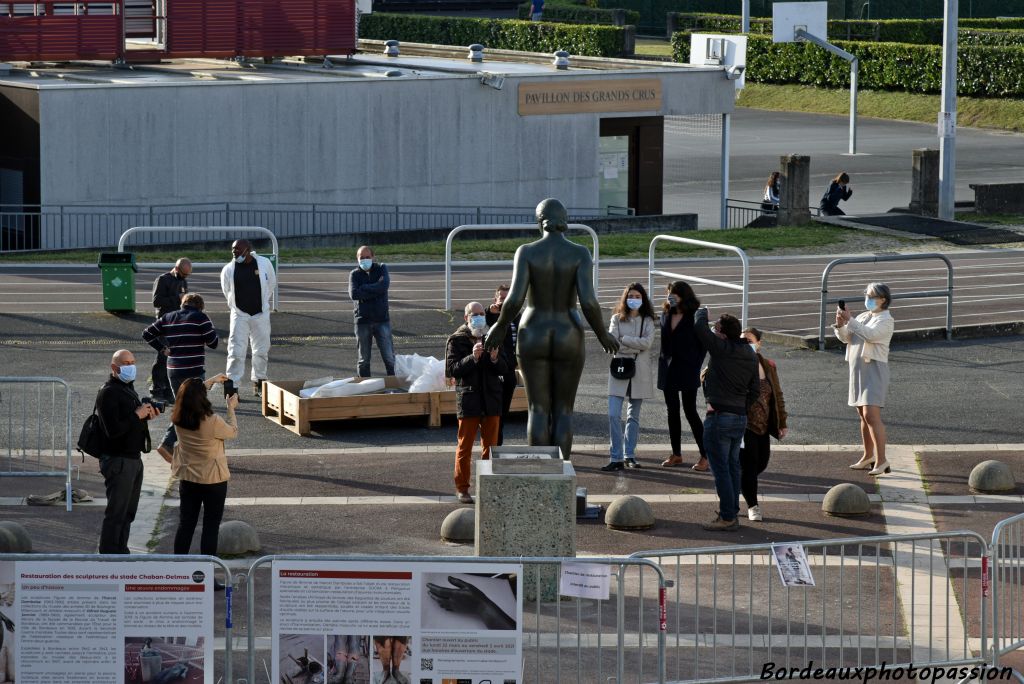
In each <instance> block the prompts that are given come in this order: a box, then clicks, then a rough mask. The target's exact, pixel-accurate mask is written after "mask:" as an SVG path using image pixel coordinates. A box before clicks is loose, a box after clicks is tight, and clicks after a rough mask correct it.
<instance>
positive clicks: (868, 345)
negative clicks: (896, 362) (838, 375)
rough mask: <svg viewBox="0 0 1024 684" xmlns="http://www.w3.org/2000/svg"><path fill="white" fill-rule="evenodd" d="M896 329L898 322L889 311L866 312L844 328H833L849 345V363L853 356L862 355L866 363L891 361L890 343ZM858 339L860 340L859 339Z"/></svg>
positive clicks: (847, 358) (847, 354) (847, 355)
mask: <svg viewBox="0 0 1024 684" xmlns="http://www.w3.org/2000/svg"><path fill="white" fill-rule="evenodd" d="M895 328H896V321H895V320H894V319H893V317H892V314H890V313H889V310H888V309H885V310H883V311H879V312H878V313H874V312H871V311H865V312H864V313H862V314H860V315H859V316H857V317H856V318H851V319H850V322H849V323H847V324H846V325H844V326H843V327H842V328H836V327H835V326H833V329H834V330H835V331H836V337H838V338H839V339H840V341H842V342H845V343H846V345H847V347H846V360H847V361H849V360H850V359H851V356H852V355H853V354H857V353H860V356H861V358H862V359H864V361H865V363H871V362H872V361H881V362H882V363H887V362H888V361H889V342H890V341H891V340H892V333H893V330H895ZM858 337H859V338H860V339H857V338H858Z"/></svg>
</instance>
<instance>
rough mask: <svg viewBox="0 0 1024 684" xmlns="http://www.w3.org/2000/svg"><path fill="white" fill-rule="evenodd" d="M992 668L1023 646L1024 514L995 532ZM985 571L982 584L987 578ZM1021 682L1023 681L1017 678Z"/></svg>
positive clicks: (990, 548)
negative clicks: (1005, 656)
mask: <svg viewBox="0 0 1024 684" xmlns="http://www.w3.org/2000/svg"><path fill="white" fill-rule="evenodd" d="M989 552H990V553H991V558H992V562H991V571H992V578H991V579H992V586H991V592H992V667H994V668H997V669H998V668H999V667H1000V665H999V663H1000V660H1001V659H1002V657H1003V656H1004V655H1006V654H1008V653H1011V652H1013V651H1016V650H1017V649H1019V648H1021V647H1024V513H1021V514H1020V515H1015V516H1013V517H1012V518H1007V519H1006V520H1002V521H1000V522H999V523H997V524H996V526H995V528H994V529H993V530H992V544H991V545H990V546H989ZM986 570H987V569H986V568H983V569H982V573H983V576H982V581H983V582H984V581H985V580H987V579H988V574H987V572H986ZM1018 681H1024V678H1021V677H1020V676H1019V675H1018Z"/></svg>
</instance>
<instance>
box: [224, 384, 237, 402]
mask: <svg viewBox="0 0 1024 684" xmlns="http://www.w3.org/2000/svg"><path fill="white" fill-rule="evenodd" d="M235 394H238V388H237V387H235V383H234V381H232V380H225V381H224V398H225V399H227V398H228V397H230V396H232V395H235Z"/></svg>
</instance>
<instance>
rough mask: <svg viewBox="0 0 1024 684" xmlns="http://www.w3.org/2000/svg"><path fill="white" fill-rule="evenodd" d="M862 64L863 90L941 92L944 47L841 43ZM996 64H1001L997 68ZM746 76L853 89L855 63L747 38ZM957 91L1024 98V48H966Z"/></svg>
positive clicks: (675, 39)
mask: <svg viewBox="0 0 1024 684" xmlns="http://www.w3.org/2000/svg"><path fill="white" fill-rule="evenodd" d="M836 45H838V46H839V47H841V48H843V49H844V50H846V51H847V52H850V53H852V54H854V55H856V57H857V58H858V59H859V60H860V70H859V72H858V79H859V85H860V87H861V88H867V89H874V90H906V91H910V92H916V93H939V92H941V91H942V46H941V45H910V44H907V43H867V42H856V41H838V42H837V43H836ZM672 53H673V59H674V60H675V61H677V62H688V61H689V55H690V34H689V33H685V32H678V33H674V34H672ZM993 65H999V68H998V69H994V68H993ZM746 73H747V78H749V79H750V80H751V81H756V82H759V83H799V84H803V85H814V86H822V87H827V88H848V87H849V85H850V65H849V63H848V62H846V61H845V60H843V59H841V58H839V57H837V56H835V55H833V54H831V53H830V52H827V51H825V50H822V49H821V48H819V47H817V46H816V45H813V44H811V43H805V42H799V43H773V42H772V39H771V38H770V37H769V36H760V35H750V36H748V39H747V72H746ZM957 92H958V93H959V94H960V95H971V96H976V97H1004V96H1012V97H1024V47H1016V46H981V45H977V46H965V47H964V48H963V49H961V50H959V59H958V61H957Z"/></svg>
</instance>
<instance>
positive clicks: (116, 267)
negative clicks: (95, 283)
mask: <svg viewBox="0 0 1024 684" xmlns="http://www.w3.org/2000/svg"><path fill="white" fill-rule="evenodd" d="M99 267H100V279H101V280H102V281H103V310H104V311H110V312H123V311H135V274H136V273H137V272H138V270H139V269H138V267H136V266H135V255H134V254H132V253H131V252H103V253H102V254H100V260H99Z"/></svg>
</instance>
